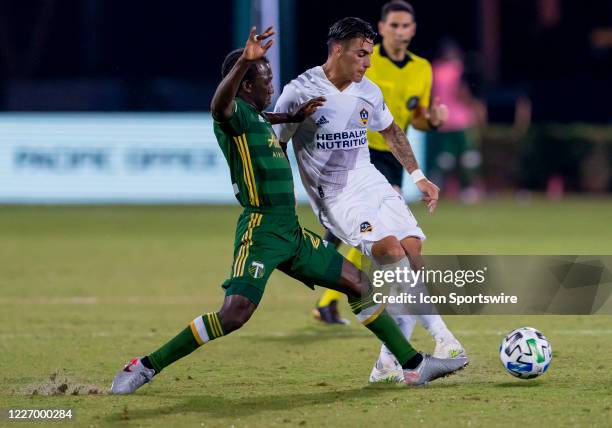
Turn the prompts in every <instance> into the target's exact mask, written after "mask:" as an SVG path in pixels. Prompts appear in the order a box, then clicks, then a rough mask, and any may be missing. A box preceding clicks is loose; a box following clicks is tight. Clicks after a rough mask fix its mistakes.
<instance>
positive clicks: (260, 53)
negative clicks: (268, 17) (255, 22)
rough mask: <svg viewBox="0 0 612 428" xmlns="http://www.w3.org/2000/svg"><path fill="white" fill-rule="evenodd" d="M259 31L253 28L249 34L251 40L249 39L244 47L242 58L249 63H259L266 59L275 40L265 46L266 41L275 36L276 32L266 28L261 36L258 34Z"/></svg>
mask: <svg viewBox="0 0 612 428" xmlns="http://www.w3.org/2000/svg"><path fill="white" fill-rule="evenodd" d="M256 31H257V29H256V28H255V27H252V28H251V33H250V34H249V38H248V39H247V42H246V45H245V46H244V52H243V53H242V57H243V58H244V59H246V60H247V61H257V60H258V59H261V58H263V57H264V55H265V54H266V52H268V49H270V46H272V44H273V43H274V41H273V40H268V41H267V42H266V43H265V44H264V41H265V40H266V39H267V38H268V37H270V36H272V35H274V30H273V29H272V27H271V26H270V27H268V28H266V31H264V32H263V33H261V34H257V33H256Z"/></svg>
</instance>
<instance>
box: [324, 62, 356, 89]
mask: <svg viewBox="0 0 612 428" xmlns="http://www.w3.org/2000/svg"><path fill="white" fill-rule="evenodd" d="M316 69H317V72H318V73H319V75H320V76H321V79H323V81H324V82H326V83H327V85H328V86H329V87H330V88H331V89H332V90H333V91H335V92H337V93H339V94H345V93H347V92H348V91H350V90H351V88H352V87H353V85H355V82H351V83H350V84H349V85H348V86H347V87H346V88H344V89H343V90H342V91H341V90H340V89H338V87H337V86H336V85H334V84H333V83H332V82H331V80H329V79H328V78H327V74H325V71H324V70H323V66H321V65H318V66H317V67H316Z"/></svg>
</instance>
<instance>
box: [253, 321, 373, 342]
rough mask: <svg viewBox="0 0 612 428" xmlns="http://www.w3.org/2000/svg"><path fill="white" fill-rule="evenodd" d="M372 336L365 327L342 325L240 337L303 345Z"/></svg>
mask: <svg viewBox="0 0 612 428" xmlns="http://www.w3.org/2000/svg"><path fill="white" fill-rule="evenodd" d="M369 337H373V336H372V334H371V333H369V332H368V331H367V330H366V329H363V331H362V330H358V329H353V328H347V327H344V326H320V325H317V326H313V327H305V328H301V329H297V330H293V331H291V332H287V333H282V334H257V335H244V336H243V337H242V339H244V340H248V341H252V342H258V343H261V342H271V343H283V344H286V345H305V344H308V343H315V342H322V341H329V340H338V339H353V338H360V339H362V338H369Z"/></svg>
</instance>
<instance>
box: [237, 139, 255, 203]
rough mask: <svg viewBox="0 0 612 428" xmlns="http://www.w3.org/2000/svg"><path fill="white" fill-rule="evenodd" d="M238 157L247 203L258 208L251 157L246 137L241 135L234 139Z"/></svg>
mask: <svg viewBox="0 0 612 428" xmlns="http://www.w3.org/2000/svg"><path fill="white" fill-rule="evenodd" d="M234 141H236V145H237V146H238V151H239V153H240V157H241V158H242V166H243V173H244V182H245V183H246V185H247V188H248V191H249V201H250V203H251V205H253V206H256V207H258V206H259V196H258V195H257V185H256V184H255V174H254V173H253V164H252V162H251V155H250V153H249V147H248V145H247V139H246V135H245V134H242V135H239V136H237V137H234Z"/></svg>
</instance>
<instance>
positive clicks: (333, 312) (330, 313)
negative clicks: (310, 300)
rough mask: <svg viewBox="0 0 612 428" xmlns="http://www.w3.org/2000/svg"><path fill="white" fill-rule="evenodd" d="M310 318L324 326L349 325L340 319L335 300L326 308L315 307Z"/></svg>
mask: <svg viewBox="0 0 612 428" xmlns="http://www.w3.org/2000/svg"><path fill="white" fill-rule="evenodd" d="M312 316H314V317H315V319H317V320H319V321H321V322H322V323H325V324H343V325H346V324H350V322H349V321H348V320H345V319H344V318H340V313H339V312H338V302H337V301H336V300H334V301H332V302H331V303H330V304H329V305H328V306H317V307H316V308H314V309H313V310H312Z"/></svg>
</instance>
